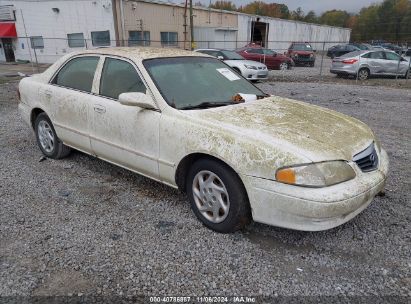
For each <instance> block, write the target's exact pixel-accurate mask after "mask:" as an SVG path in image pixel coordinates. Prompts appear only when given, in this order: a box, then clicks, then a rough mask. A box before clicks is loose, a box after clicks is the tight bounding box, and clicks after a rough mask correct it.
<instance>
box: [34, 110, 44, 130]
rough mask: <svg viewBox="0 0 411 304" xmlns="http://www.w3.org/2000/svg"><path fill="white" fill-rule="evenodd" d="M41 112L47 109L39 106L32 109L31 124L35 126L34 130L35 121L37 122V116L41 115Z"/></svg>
mask: <svg viewBox="0 0 411 304" xmlns="http://www.w3.org/2000/svg"><path fill="white" fill-rule="evenodd" d="M41 113H45V111H44V110H43V109H41V108H39V107H36V108H33V109H32V110H31V114H30V124H31V127H32V128H33V130H34V123H35V122H36V118H37V116H39V115H40V114H41Z"/></svg>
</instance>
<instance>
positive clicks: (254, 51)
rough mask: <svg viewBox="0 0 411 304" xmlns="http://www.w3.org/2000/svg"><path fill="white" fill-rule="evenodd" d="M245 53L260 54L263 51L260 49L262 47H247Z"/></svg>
mask: <svg viewBox="0 0 411 304" xmlns="http://www.w3.org/2000/svg"><path fill="white" fill-rule="evenodd" d="M247 53H250V54H262V53H263V50H262V49H248V50H247Z"/></svg>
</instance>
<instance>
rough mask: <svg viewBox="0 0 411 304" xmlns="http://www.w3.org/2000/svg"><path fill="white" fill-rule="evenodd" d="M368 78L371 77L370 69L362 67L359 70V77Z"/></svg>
mask: <svg viewBox="0 0 411 304" xmlns="http://www.w3.org/2000/svg"><path fill="white" fill-rule="evenodd" d="M368 78H370V71H369V70H368V69H367V68H361V69H360V70H359V71H358V79H359V80H367V79H368Z"/></svg>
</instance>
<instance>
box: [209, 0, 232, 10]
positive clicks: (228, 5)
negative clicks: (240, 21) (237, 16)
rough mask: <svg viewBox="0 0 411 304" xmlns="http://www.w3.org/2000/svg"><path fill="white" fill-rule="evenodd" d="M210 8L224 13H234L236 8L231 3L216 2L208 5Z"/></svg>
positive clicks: (222, 0) (220, 0)
mask: <svg viewBox="0 0 411 304" xmlns="http://www.w3.org/2000/svg"><path fill="white" fill-rule="evenodd" d="M210 8H215V9H221V10H225V11H235V10H237V7H236V6H235V4H234V3H233V2H231V1H225V0H217V1H216V2H214V3H212V4H210Z"/></svg>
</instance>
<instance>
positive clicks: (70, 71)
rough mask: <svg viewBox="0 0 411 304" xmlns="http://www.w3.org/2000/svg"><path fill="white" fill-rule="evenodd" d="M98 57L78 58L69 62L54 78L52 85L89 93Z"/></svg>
mask: <svg viewBox="0 0 411 304" xmlns="http://www.w3.org/2000/svg"><path fill="white" fill-rule="evenodd" d="M98 60H99V57H94V56H93V57H92V56H87V57H78V58H74V59H72V60H70V61H69V62H68V63H66V65H65V66H64V67H63V68H62V69H61V70H60V72H59V73H58V74H57V76H56V77H55V78H54V80H53V82H52V83H54V84H57V85H60V86H63V87H67V88H73V89H77V90H81V91H85V92H91V87H92V85H93V78H94V72H95V71H96V67H97V63H98Z"/></svg>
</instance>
